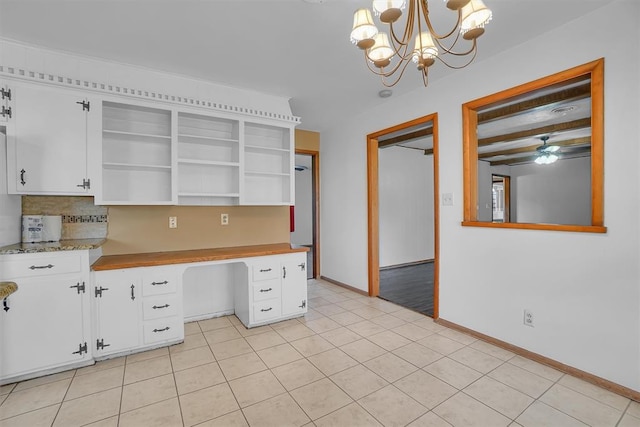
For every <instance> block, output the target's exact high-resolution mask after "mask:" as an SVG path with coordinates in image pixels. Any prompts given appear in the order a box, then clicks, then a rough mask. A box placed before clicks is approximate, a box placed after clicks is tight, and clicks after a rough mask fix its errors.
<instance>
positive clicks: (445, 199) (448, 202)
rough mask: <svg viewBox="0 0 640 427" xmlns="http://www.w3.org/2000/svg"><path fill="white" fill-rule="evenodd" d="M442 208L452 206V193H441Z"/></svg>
mask: <svg viewBox="0 0 640 427" xmlns="http://www.w3.org/2000/svg"><path fill="white" fill-rule="evenodd" d="M442 206H453V193H442Z"/></svg>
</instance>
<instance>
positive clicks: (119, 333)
mask: <svg viewBox="0 0 640 427" xmlns="http://www.w3.org/2000/svg"><path fill="white" fill-rule="evenodd" d="M93 286H94V289H93V292H92V298H94V303H95V304H94V307H95V313H94V319H95V321H96V336H95V341H94V342H93V346H94V347H93V348H94V351H95V354H96V356H98V357H100V356H105V355H107V354H112V353H118V352H121V351H124V350H128V349H133V348H136V347H138V346H139V345H140V323H141V320H140V308H141V305H140V304H141V302H142V298H141V294H142V293H141V286H140V276H139V275H138V274H131V272H130V271H127V270H115V271H98V272H95V273H94V284H93Z"/></svg>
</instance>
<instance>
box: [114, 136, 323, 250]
mask: <svg viewBox="0 0 640 427" xmlns="http://www.w3.org/2000/svg"><path fill="white" fill-rule="evenodd" d="M295 140H296V149H303V150H313V151H319V150H320V134H319V133H317V132H310V131H302V130H297V129H296V132H295ZM221 213H228V214H229V225H227V226H222V225H220V214H221ZM170 216H176V217H178V228H176V229H169V227H168V224H169V217H170ZM107 239H108V240H107V243H106V244H105V245H104V246H103V247H102V251H103V254H104V255H118V254H130V253H141V252H164V251H177V250H186V249H202V248H219V247H227V246H245V245H261V244H268V243H284V242H287V243H288V242H289V239H290V233H289V207H288V206H111V207H109V229H108V234H107Z"/></svg>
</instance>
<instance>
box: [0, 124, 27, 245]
mask: <svg viewBox="0 0 640 427" xmlns="http://www.w3.org/2000/svg"><path fill="white" fill-rule="evenodd" d="M6 164H7V138H6V136H5V134H4V133H2V131H1V130H0V165H1V167H0V246H5V245H12V244H14V243H18V242H19V241H20V240H21V236H20V235H21V232H20V227H21V214H22V206H21V197H20V196H16V195H8V194H7V169H6Z"/></svg>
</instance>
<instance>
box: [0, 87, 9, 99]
mask: <svg viewBox="0 0 640 427" xmlns="http://www.w3.org/2000/svg"><path fill="white" fill-rule="evenodd" d="M0 94H2V99H5V98H7V99H8V100H9V101H11V89H5V88H2V89H0Z"/></svg>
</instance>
